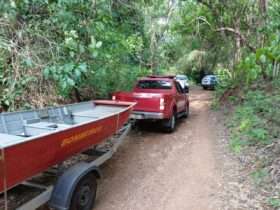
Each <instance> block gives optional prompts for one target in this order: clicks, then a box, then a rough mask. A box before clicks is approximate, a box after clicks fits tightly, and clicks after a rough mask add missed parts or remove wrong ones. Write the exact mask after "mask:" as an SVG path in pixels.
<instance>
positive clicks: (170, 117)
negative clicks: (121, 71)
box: [113, 76, 189, 132]
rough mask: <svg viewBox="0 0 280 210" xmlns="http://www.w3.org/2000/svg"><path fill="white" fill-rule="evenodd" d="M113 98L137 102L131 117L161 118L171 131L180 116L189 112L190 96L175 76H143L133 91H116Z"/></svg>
mask: <svg viewBox="0 0 280 210" xmlns="http://www.w3.org/2000/svg"><path fill="white" fill-rule="evenodd" d="M113 99H114V100H120V101H133V102H137V104H136V105H135V107H134V108H133V113H132V115H131V118H133V119H136V120H160V121H161V122H162V123H163V126H164V127H165V128H166V130H167V131H169V132H172V131H174V129H175V125H176V119H177V118H178V117H181V116H183V117H187V116H188V114H189V99H188V96H187V95H186V94H185V91H184V90H183V89H182V87H181V85H180V84H179V83H178V82H177V81H176V80H175V78H174V76H173V77H172V76H150V77H145V78H142V79H140V80H139V81H138V82H137V83H136V85H135V87H134V89H133V90H132V92H116V93H114V94H113Z"/></svg>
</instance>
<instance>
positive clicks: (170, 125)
mask: <svg viewBox="0 0 280 210" xmlns="http://www.w3.org/2000/svg"><path fill="white" fill-rule="evenodd" d="M164 126H165V129H166V131H167V132H168V133H172V132H173V131H174V130H175V127H176V113H173V114H172V116H171V117H170V118H169V119H167V120H166V121H165V123H164Z"/></svg>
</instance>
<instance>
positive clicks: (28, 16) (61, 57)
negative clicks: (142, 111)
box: [0, 0, 170, 110]
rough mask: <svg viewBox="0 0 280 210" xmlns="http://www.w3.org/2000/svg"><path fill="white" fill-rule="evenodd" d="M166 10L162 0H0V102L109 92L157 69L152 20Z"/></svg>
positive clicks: (21, 103)
mask: <svg viewBox="0 0 280 210" xmlns="http://www.w3.org/2000/svg"><path fill="white" fill-rule="evenodd" d="M157 5H161V6H159V7H158V6H157ZM169 10H170V8H169V5H168V4H166V2H165V1H160V0H159V1H150V2H149V1H147V2H142V1H140V0H139V1H129V0H126V1H111V0H102V1H94V0H27V1H16V0H15V1H13V0H10V1H8V0H7V1H5V0H4V1H2V2H1V8H0V49H1V50H0V90H1V93H2V94H1V97H0V104H1V106H2V108H4V109H6V110H15V109H19V108H22V107H29V106H43V105H46V104H50V103H56V102H60V101H65V100H71V101H73V100H76V101H80V100H86V99H89V98H96V97H108V95H109V94H110V93H111V92H112V91H115V90H118V89H122V90H125V89H129V88H130V87H131V86H132V85H133V82H134V80H135V79H136V78H137V77H139V76H142V75H145V74H150V73H151V72H153V71H154V72H160V71H161V69H162V68H163V66H164V64H165V62H162V61H161V62H160V63H159V62H158V61H159V59H160V56H161V55H159V54H158V53H157V51H158V45H157V42H159V40H160V37H161V36H162V34H163V33H164V31H165V30H166V29H165V28H162V27H161V26H160V24H159V23H158V20H159V18H160V17H163V16H165V15H167V16H168V14H169Z"/></svg>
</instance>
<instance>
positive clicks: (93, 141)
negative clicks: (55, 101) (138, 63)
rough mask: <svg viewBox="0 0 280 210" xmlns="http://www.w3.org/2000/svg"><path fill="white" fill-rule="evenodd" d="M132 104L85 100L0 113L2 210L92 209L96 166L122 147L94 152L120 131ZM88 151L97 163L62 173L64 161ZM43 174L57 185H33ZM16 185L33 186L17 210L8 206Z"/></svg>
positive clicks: (96, 175)
mask: <svg viewBox="0 0 280 210" xmlns="http://www.w3.org/2000/svg"><path fill="white" fill-rule="evenodd" d="M134 105H135V103H129V102H116V101H89V102H83V103H77V104H71V105H66V106H60V107H49V108H45V109H39V110H29V111H22V112H10V113H2V114H0V119H1V120H0V140H1V141H0V151H1V153H0V193H1V194H0V200H1V202H0V208H1V209H5V210H7V209H20V210H35V209H36V208H38V207H39V206H40V205H42V204H44V203H47V202H48V201H49V200H50V201H49V204H50V206H51V207H52V208H53V209H55V210H60V209H74V210H78V209H79V210H89V209H92V207H93V205H94V200H95V195H96V188H97V182H96V179H97V178H98V177H100V172H99V166H100V165H101V164H102V163H103V162H105V161H106V160H108V159H109V158H110V157H111V156H112V154H113V153H114V152H115V151H116V149H117V146H118V145H119V143H120V142H119V141H116V142H115V143H113V144H110V145H113V146H112V148H108V147H106V150H97V149H96V148H97V147H98V145H100V144H102V143H104V142H105V140H106V139H108V138H109V137H111V136H112V135H113V134H115V133H117V132H118V131H119V130H122V129H123V126H124V124H125V123H127V121H128V118H129V115H130V112H131V111H132V108H133V106H134ZM124 133H125V132H124ZM86 151H87V152H88V154H89V152H90V153H91V154H94V155H95V156H94V158H95V159H93V157H92V158H90V160H89V161H88V162H84V161H82V162H81V161H79V162H77V163H76V164H74V165H73V166H71V167H69V168H67V169H66V170H60V167H59V166H60V165H61V164H62V163H63V162H64V161H66V160H67V159H69V158H71V157H72V156H74V155H77V154H80V153H83V154H86ZM44 174H48V176H50V174H53V175H54V177H55V178H56V179H55V181H54V183H55V184H54V183H53V184H50V183H49V180H50V177H49V178H48V179H47V180H48V181H47V183H48V184H46V185H43V184H42V180H40V182H38V183H37V182H34V180H33V179H35V178H40V177H41V176H43V175H44ZM19 186H22V187H23V186H29V187H32V188H33V196H34V197H33V198H32V199H31V200H29V201H26V202H25V203H24V204H22V203H21V204H20V206H19V207H14V206H13V207H10V206H9V205H11V204H10V202H9V193H13V192H14V191H16V189H18V187H19ZM35 188H36V189H37V190H38V194H36V193H34V189H35ZM10 189H13V190H10ZM21 191H22V188H21ZM21 194H25V193H21ZM31 195H32V194H31ZM12 197H15V196H12ZM20 200H22V199H20ZM3 201H4V202H3ZM21 202H22V201H21ZM3 203H4V207H3V206H2V207H1V205H2V204H3Z"/></svg>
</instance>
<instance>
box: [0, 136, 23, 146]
mask: <svg viewBox="0 0 280 210" xmlns="http://www.w3.org/2000/svg"><path fill="white" fill-rule="evenodd" d="M22 139H24V137H21V136H16V135H10V134H6V133H0V147H3V146H5V145H7V144H11V143H15V142H17V141H20V140H22Z"/></svg>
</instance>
